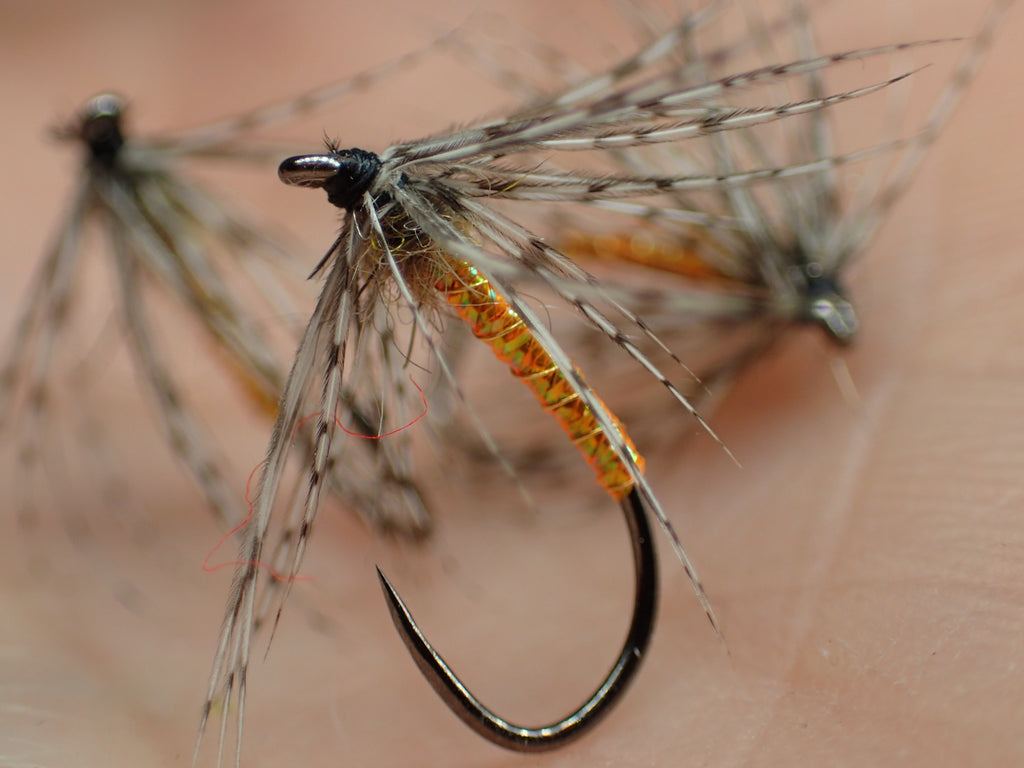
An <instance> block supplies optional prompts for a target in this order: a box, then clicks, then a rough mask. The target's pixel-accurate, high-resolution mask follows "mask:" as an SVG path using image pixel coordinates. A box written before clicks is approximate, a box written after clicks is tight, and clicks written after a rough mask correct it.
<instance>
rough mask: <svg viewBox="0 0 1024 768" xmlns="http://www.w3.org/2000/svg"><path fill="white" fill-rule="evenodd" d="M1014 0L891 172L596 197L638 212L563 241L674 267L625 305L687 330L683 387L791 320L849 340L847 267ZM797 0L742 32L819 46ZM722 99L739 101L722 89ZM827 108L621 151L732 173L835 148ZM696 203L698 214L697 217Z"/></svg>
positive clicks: (675, 334)
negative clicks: (846, 180) (687, 370)
mask: <svg viewBox="0 0 1024 768" xmlns="http://www.w3.org/2000/svg"><path fill="white" fill-rule="evenodd" d="M1012 1H1013V0H996V1H995V2H993V3H992V4H991V5H990V7H989V11H988V15H987V18H986V19H985V21H984V22H983V23H982V26H981V29H980V31H979V32H978V34H977V35H976V36H975V37H974V38H973V41H972V42H971V44H970V46H969V48H968V50H967V51H966V52H965V53H964V55H963V57H962V58H961V60H960V62H959V63H958V64H957V66H956V68H955V70H954V72H953V73H952V75H951V76H950V77H949V80H948V83H947V85H946V86H945V89H944V91H943V92H942V93H941V94H940V96H939V97H938V99H937V101H936V103H935V105H934V107H933V108H932V110H931V113H930V115H929V116H928V117H927V119H926V120H925V122H924V124H923V125H922V126H921V127H920V128H919V129H918V130H917V131H916V132H915V134H914V135H912V136H911V137H909V138H907V139H905V140H896V141H891V142H889V143H888V144H887V145H884V146H883V147H882V149H884V150H885V151H884V152H883V153H881V154H882V156H883V158H882V159H884V157H886V156H890V155H891V154H892V153H896V152H899V153H902V154H900V155H899V156H898V159H897V162H895V163H893V164H891V165H890V166H889V168H888V171H886V172H876V173H874V174H870V173H869V174H866V175H865V177H864V180H863V181H862V183H861V184H860V185H859V186H858V187H857V188H856V189H855V190H854V194H853V195H852V198H848V197H847V196H846V195H845V194H844V193H845V192H846V191H847V190H846V189H845V188H844V187H843V183H842V182H843V180H842V179H841V178H840V176H839V174H838V173H837V167H836V166H834V165H829V164H827V163H825V164H823V165H822V167H821V168H820V170H818V171H815V172H812V173H808V174H805V175H801V176H799V177H790V178H787V179H786V180H772V181H768V182H766V184H764V185H760V186H759V187H758V188H754V187H752V186H733V187H730V188H728V189H724V190H721V191H720V192H715V193H713V194H712V195H710V196H704V197H702V198H701V199H700V200H696V199H694V198H692V197H690V196H687V195H686V194H683V193H681V194H677V195H674V196H673V197H671V198H668V199H667V202H666V203H665V204H661V203H658V204H654V205H643V206H637V205H632V204H629V203H622V202H618V201H614V202H607V203H604V202H603V203H600V204H599V205H601V206H603V207H604V208H605V210H606V211H608V210H612V209H613V210H614V211H615V212H616V213H620V214H623V215H625V216H627V217H630V219H631V224H630V226H629V227H628V230H623V229H620V230H618V231H613V232H611V233H608V232H606V233H604V234H592V233H591V232H588V231H586V230H583V229H580V228H579V227H574V228H573V231H572V232H571V233H570V234H566V235H563V236H562V238H561V241H560V246H561V247H562V248H563V249H564V251H565V252H566V254H567V255H569V256H571V257H574V258H578V259H581V260H584V261H588V262H595V261H599V262H602V263H606V264H613V265H614V264H624V263H629V264H631V265H636V266H639V267H641V268H642V269H641V271H644V272H648V273H649V274H658V273H661V274H662V275H666V274H668V275H672V276H674V277H675V278H678V282H677V283H674V284H673V285H674V287H672V288H667V289H666V288H662V287H655V288H652V289H651V290H650V291H648V292H647V294H646V295H645V297H644V300H643V301H642V302H640V303H636V304H632V305H631V308H632V309H634V310H635V311H636V312H637V313H638V314H641V315H642V316H643V317H644V320H645V321H646V322H648V323H649V324H650V325H651V326H652V327H653V328H654V329H655V330H656V331H657V332H658V333H659V334H661V335H662V336H663V337H664V338H666V339H669V338H671V339H673V340H678V341H679V343H680V345H681V346H674V347H673V351H674V352H675V353H676V354H677V355H678V356H680V357H682V358H683V360H684V361H685V362H686V363H687V365H688V366H689V367H691V368H692V369H693V370H694V371H695V372H696V373H697V375H698V378H699V379H700V382H701V383H702V384H703V385H704V386H698V387H694V388H693V389H692V390H688V393H690V394H691V396H692V397H694V398H698V397H699V396H700V395H701V394H702V393H706V392H709V391H712V387H713V385H714V384H715V383H716V382H723V383H724V382H726V381H728V380H730V379H732V378H733V377H735V375H736V374H737V373H738V372H739V371H740V370H742V369H743V367H744V366H745V365H746V364H747V363H749V362H750V361H752V360H753V359H755V358H757V357H759V356H760V355H762V354H764V353H765V352H766V351H767V350H768V349H770V348H771V347H772V346H773V345H775V344H776V343H777V342H778V340H779V339H780V338H782V337H783V336H784V334H785V332H786V330H787V329H790V328H792V327H794V326H796V325H813V326H816V327H818V328H820V329H821V330H822V331H823V332H824V333H825V334H826V336H827V338H828V339H830V340H831V341H832V342H834V343H835V344H837V345H840V346H846V345H849V344H851V343H852V342H853V341H854V339H855V338H856V336H857V332H858V330H859V326H860V320H859V318H858V315H857V313H856V311H855V308H854V305H853V303H852V301H851V299H850V297H849V294H848V293H847V290H846V272H847V269H848V267H849V266H850V265H851V264H852V263H853V262H855V261H856V258H857V256H858V255H860V254H862V253H863V252H864V251H865V250H866V249H867V247H868V245H869V244H870V242H871V240H872V238H873V237H874V235H875V234H876V232H877V231H878V228H879V226H880V225H881V223H882V222H883V221H884V220H885V217H886V215H887V213H888V212H889V211H890V210H891V209H892V207H893V205H894V204H895V203H896V202H897V201H898V200H899V199H900V198H901V196H902V195H903V193H904V192H905V191H906V190H907V188H908V187H909V185H910V182H911V181H912V180H913V178H914V175H915V173H916V171H917V170H918V168H919V167H920V165H921V163H922V161H923V160H924V158H925V156H926V154H927V152H928V149H929V148H930V147H931V146H932V144H934V142H935V141H936V140H937V139H938V138H939V136H940V135H941V133H942V130H943V128H944V127H945V125H946V123H947V122H948V120H949V118H950V116H951V115H952V113H953V111H954V108H955V106H956V104H957V102H958V101H959V99H960V98H961V97H962V96H963V94H964V93H965V92H966V90H967V88H968V86H969V84H970V81H971V79H972V77H973V76H974V74H975V72H976V71H977V69H978V67H979V65H980V62H981V60H982V58H983V56H984V54H985V52H986V51H987V50H988V48H989V47H990V46H991V43H992V39H993V37H994V35H995V32H996V30H997V29H998V27H999V24H1000V22H1001V20H1002V18H1003V16H1004V14H1005V13H1006V11H1007V10H1008V8H1009V7H1010V5H1011V4H1012ZM790 8H791V11H790V14H789V15H788V16H786V17H783V18H782V19H781V23H779V22H776V23H767V22H765V21H763V19H761V17H760V16H759V15H758V13H757V12H756V9H755V8H754V7H753V5H752V4H747V9H746V10H747V13H746V18H747V19H748V20H750V24H751V28H750V29H748V30H747V31H746V33H745V35H744V37H745V39H748V40H751V41H755V42H756V43H757V44H758V45H759V46H760V48H758V50H760V51H761V52H762V54H764V53H765V52H766V51H769V50H770V51H774V50H775V46H774V44H773V42H772V41H773V38H774V37H777V35H778V32H779V30H783V31H789V32H791V33H792V35H793V39H794V43H795V46H796V49H797V51H798V54H799V55H801V56H813V55H814V43H813V38H814V35H813V32H812V29H811V23H810V15H809V12H808V9H807V8H806V7H805V4H804V3H802V2H793V3H792V4H791V6H790ZM677 55H678V56H679V57H680V59H681V67H682V69H683V70H684V71H686V72H688V73H689V77H690V78H692V80H693V82H700V81H702V80H703V79H704V78H706V77H709V76H714V75H715V73H716V72H717V71H720V70H719V69H718V68H717V66H714V65H711V63H714V62H716V60H717V57H716V56H715V55H714V54H713V53H710V52H708V51H705V50H702V49H701V45H700V44H699V38H697V37H696V36H694V35H690V36H689V38H688V39H687V40H686V41H684V42H683V44H681V45H680V46H679V47H678V48H677ZM504 76H505V79H510V78H511V75H510V74H508V73H505V75H504ZM797 85H798V86H799V91H798V95H797V97H796V98H814V97H816V96H820V95H821V94H823V93H824V92H825V86H824V83H823V81H822V73H821V72H820V71H814V72H807V73H805V74H804V75H803V76H802V77H801V78H798V79H797ZM726 95H728V94H726ZM719 106H720V108H721V109H723V110H728V109H731V108H733V107H732V106H731V105H730V104H729V103H728V101H727V99H726V100H723V101H721V102H720V103H719ZM831 117H832V115H830V114H827V113H825V112H820V111H819V112H815V113H812V114H809V115H807V116H804V117H800V118H797V119H794V120H787V121H785V123H781V124H779V128H780V130H779V131H777V132H776V133H775V134H774V135H773V136H772V140H770V141H769V140H767V139H765V138H763V137H758V136H756V135H755V134H754V132H743V133H734V134H721V135H718V136H715V137H714V138H713V140H712V141H710V142H708V143H707V144H705V145H701V146H694V145H692V144H690V145H687V146H686V147H685V149H684V148H682V147H672V148H670V149H669V151H662V152H657V153H656V154H655V153H651V154H645V152H644V150H643V149H642V148H641V149H635V148H634V149H629V150H623V151H621V152H618V153H617V154H616V161H617V162H618V163H619V164H620V166H621V167H622V168H625V169H628V170H629V171H630V172H644V170H645V169H653V168H657V169H658V170H659V172H664V170H665V169H666V168H668V169H680V171H682V170H683V169H685V171H686V172H692V173H707V174H715V173H719V174H734V173H736V172H738V169H739V168H741V167H742V165H743V163H744V161H749V158H751V157H753V158H755V159H756V162H757V163H759V164H770V165H778V166H785V165H794V166H799V165H807V164H808V163H813V162H815V161H827V160H828V159H829V158H831V157H834V156H835V155H834V154H833V153H834V151H835V150H834V147H835V146H836V144H837V143H838V141H837V138H836V137H835V135H834V128H835V126H834V124H833V123H832V122H831V120H830V118H831ZM844 201H845V202H846V203H847V204H845V205H844ZM694 209H699V210H700V211H701V213H702V216H700V217H694V216H693V215H692V214H691V212H692V211H693V210H694ZM612 215H613V216H614V215H615V214H612ZM670 279H671V278H670ZM659 282H661V283H663V281H659Z"/></svg>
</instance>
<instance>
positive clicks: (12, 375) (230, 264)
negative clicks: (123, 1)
mask: <svg viewBox="0 0 1024 768" xmlns="http://www.w3.org/2000/svg"><path fill="white" fill-rule="evenodd" d="M441 42H443V38H441V39H439V41H437V42H435V43H434V44H433V45H430V46H427V47H425V48H423V49H421V50H419V51H415V52H413V53H410V54H407V55H406V56H404V57H401V58H399V59H396V60H395V61H393V62H390V63H387V64H385V65H383V66H380V67H378V68H376V69H373V70H368V71H366V72H363V73H362V74H360V75H357V76H356V77H354V78H350V79H348V80H345V81H341V82H337V83H332V84H330V85H327V86H324V87H321V88H318V89H316V90H313V91H310V92H307V93H305V94H302V95H301V96H300V97H298V98H294V99H289V100H288V102H286V103H280V104H271V105H269V106H265V107H261V108H259V109H255V110H252V111H251V112H247V113H245V114H243V115H241V116H239V117H235V118H232V119H229V120H224V121H220V122H217V123H213V124H211V125H207V126H203V127H199V128H195V129H191V130H189V131H185V132H182V133H180V134H179V135H177V136H174V137H161V138H155V139H148V140H147V139H140V138H135V137H132V136H131V135H130V134H129V133H127V132H126V129H125V125H124V119H125V112H126V108H125V103H124V101H123V100H122V99H121V98H120V97H119V96H116V95H113V94H101V95H98V96H96V97H94V98H93V99H90V100H89V101H88V102H87V103H86V104H85V106H84V107H83V108H82V110H81V111H80V113H79V114H78V115H77V116H76V118H75V119H74V120H73V121H72V122H71V123H70V124H68V125H66V126H64V127H62V128H60V129H59V130H58V131H57V132H56V133H57V136H58V138H60V139H61V140H64V141H71V142H75V143H77V144H79V145H80V146H81V147H82V148H83V149H84V154H85V157H84V161H83V163H82V170H81V174H80V176H79V178H78V180H77V184H76V188H75V192H74V197H73V200H72V201H71V206H70V211H69V213H68V215H67V218H66V220H65V221H64V223H63V224H62V226H61V230H60V233H59V235H58V237H57V240H56V243H55V244H54V246H53V247H52V249H51V250H50V251H49V252H48V253H47V254H46V256H45V258H44V260H43V263H42V264H41V265H40V267H39V268H38V271H37V273H36V276H35V279H34V284H33V286H32V287H31V288H30V290H29V293H28V296H27V297H26V301H25V305H24V310H23V311H22V314H21V316H20V318H19V319H18V321H17V323H16V326H15V331H14V334H13V337H12V340H11V346H10V351H9V353H8V355H7V358H6V360H5V361H4V363H3V367H2V368H0V423H2V424H4V425H6V424H7V423H8V422H10V421H17V422H19V425H20V433H21V434H20V435H19V439H20V440H21V441H22V444H23V445H24V448H23V450H22V455H23V456H25V457H28V459H29V460H33V461H34V460H37V459H38V457H39V456H40V454H41V453H42V448H41V445H42V444H43V443H44V442H45V437H44V436H45V435H46V428H47V417H48V415H49V414H48V410H49V408H50V406H51V402H50V401H51V388H52V386H53V384H54V381H53V380H52V379H53V377H54V364H55V363H57V362H61V361H62V360H63V359H64V358H66V357H69V356H77V354H78V352H77V348H76V347H73V346H72V345H70V344H68V343H67V339H66V338H65V336H66V335H67V334H66V332H67V331H68V329H69V325H70V324H71V321H72V320H73V319H74V315H73V310H74V309H75V304H76V301H77V299H78V298H80V297H79V296H78V295H77V294H76V291H78V290H80V285H79V283H81V282H82V280H81V274H82V270H83V261H84V256H85V254H84V253H83V252H82V249H81V247H80V245H81V240H82V238H83V236H84V234H85V230H86V229H87V227H88V225H90V224H92V225H95V226H96V227H97V228H98V229H99V230H100V231H101V232H102V234H103V235H104V236H105V238H106V240H107V245H108V246H109V256H110V259H111V261H112V266H113V272H114V274H115V276H116V285H117V293H116V296H115V298H114V301H113V303H114V304H115V305H116V306H117V307H118V310H119V313H120V315H119V317H118V321H117V323H116V325H117V326H118V327H119V329H121V330H122V332H123V334H124V337H125V339H126V341H127V342H128V347H129V351H130V353H131V359H132V362H133V363H134V366H135V368H136V370H137V372H138V374H139V378H140V380H141V381H143V382H144V385H145V387H146V389H148V391H149V394H150V395H151V397H152V399H153V401H154V402H155V404H156V406H157V413H158V415H159V418H160V421H161V424H162V427H163V430H164V432H165V433H166V435H167V440H168V442H169V443H170V446H171V449H172V451H173V452H174V454H175V455H176V456H177V457H178V458H179V459H180V460H181V461H182V463H183V464H184V465H185V467H186V469H187V471H188V472H189V474H190V475H191V476H192V478H193V479H194V480H195V482H196V483H197V485H198V486H199V488H200V489H201V491H202V492H203V494H204V495H205V497H206V499H207V500H208V502H209V504H210V506H211V508H212V509H213V511H214V512H215V514H216V516H217V517H218V519H219V520H220V521H221V523H222V524H223V525H225V526H234V525H236V524H237V523H238V522H239V521H240V520H241V519H242V515H241V514H240V511H241V506H242V505H241V494H240V493H239V492H238V491H237V489H236V488H233V487H230V486H229V485H228V483H227V481H226V480H225V469H226V468H225V462H224V461H223V459H222V458H221V457H219V456H218V455H217V450H216V448H215V446H214V441H213V440H212V439H211V438H210V436H209V434H208V432H207V430H206V429H205V427H204V425H203V424H202V420H201V419H200V417H199V416H198V414H197V413H196V411H195V410H194V408H193V406H192V405H190V402H189V398H188V396H187V394H186V393H185V392H184V391H183V386H182V383H181V377H180V375H179V371H178V369H177V367H176V365H175V362H176V361H174V360H171V359H168V356H167V355H166V354H165V353H166V344H164V343H161V337H160V330H161V329H159V328H156V327H155V323H154V320H155V316H154V315H155V313H154V311H153V300H154V299H155V298H157V294H160V293H161V292H162V293H164V294H166V295H169V296H171V297H172V298H173V300H174V301H175V302H176V303H177V304H178V305H179V306H180V307H182V308H184V310H185V312H186V314H188V315H190V316H191V317H192V318H194V319H195V320H196V321H197V323H198V325H199V327H201V328H202V329H203V331H204V332H205V334H206V336H207V337H208V338H209V339H210V340H211V342H212V345H213V347H214V348H215V349H216V350H217V351H218V353H220V357H221V362H226V363H227V365H228V367H229V368H230V369H231V370H232V371H233V372H234V373H235V374H236V375H237V376H238V377H239V378H240V379H241V380H242V382H243V384H244V386H245V388H246V389H247V390H248V392H249V393H250V394H251V395H254V396H255V398H256V400H257V401H258V403H259V404H260V405H261V407H262V409H263V410H264V411H269V412H271V413H272V412H274V410H275V409H276V406H277V402H278V399H279V397H280V394H281V391H282V389H283V387H284V382H285V378H286V373H285V372H286V370H287V362H286V359H285V358H284V357H283V356H282V355H281V354H280V353H279V352H278V351H277V350H278V349H279V348H280V347H281V346H282V345H285V346H288V347H290V346H291V344H294V340H295V339H297V338H298V337H299V336H300V335H301V328H302V326H301V320H299V319H298V318H300V317H301V315H302V313H300V311H299V310H297V309H296V307H295V304H294V299H293V297H294V296H295V294H296V292H295V288H296V286H298V285H300V284H301V283H302V280H303V278H304V277H305V275H304V273H303V267H302V266H300V265H299V264H297V263H296V262H294V261H289V258H287V256H292V255H291V254H288V255H286V254H285V252H284V249H283V248H282V246H281V245H279V244H278V243H277V242H276V241H275V240H274V238H273V237H271V236H270V235H269V234H268V233H267V230H266V228H265V227H260V226H258V225H256V224H254V223H253V222H252V221H249V220H247V219H244V218H242V217H241V216H239V215H238V214H236V213H234V212H233V211H231V210H230V209H229V208H228V207H227V206H226V205H224V204H223V203H222V202H220V201H219V200H218V199H216V198H214V197H212V196H210V195H209V194H207V193H206V192H205V191H203V189H201V188H200V187H199V186H197V185H196V184H194V183H192V182H190V181H188V180H186V178H185V177H184V176H183V175H182V174H181V173H180V172H181V170H182V168H181V166H182V165H183V163H184V162H185V161H187V160H189V159H203V160H209V159H211V158H220V159H235V160H246V161H256V162H261V163H267V162H268V161H269V159H270V158H273V159H274V160H275V161H276V160H279V159H280V157H281V155H282V154H283V153H282V151H281V150H280V148H274V149H270V148H268V147H267V146H261V145H259V144H258V143H256V142H254V141H252V140H249V139H248V138H247V137H248V136H249V134H251V133H252V132H253V131H254V130H256V129H260V128H266V127H268V126H273V125H277V124H280V123H283V122H286V121H289V120H292V119H294V118H296V117H297V116H299V115H302V114H304V113H307V112H310V111H312V110H314V109H318V108H320V107H322V106H324V105H325V104H329V103H333V102H336V101H338V100H340V99H341V98H343V97H345V96H347V95H348V94H350V93H352V92H355V91H361V90H364V89H366V88H370V87H372V86H373V85H374V83H377V82H379V81H380V80H381V79H382V78H384V77H386V76H389V75H391V74H393V73H394V72H395V71H396V70H398V69H401V68H405V67H409V66H411V65H412V64H414V63H415V62H416V61H418V60H419V59H420V58H422V57H423V55H424V54H426V53H427V52H429V51H431V50H432V49H434V48H436V47H437V45H438V44H439V43H441ZM268 324H269V325H268ZM282 329H283V330H284V331H285V332H284V333H281V330H282ZM275 331H276V336H277V341H278V343H277V344H275V343H274V341H273V340H274V336H275ZM282 337H283V338H282ZM62 342H63V343H62ZM65 361H66V360H65ZM349 410H350V411H351V413H352V415H353V422H352V424H351V429H353V430H354V431H356V432H360V433H362V434H365V435H374V434H375V431H374V429H375V424H374V416H373V403H372V402H362V403H355V402H352V403H350V408H349ZM300 442H301V440H300ZM353 442H354V443H357V444H358V445H353V446H352V447H351V448H350V449H349V450H348V451H347V452H346V456H345V459H346V461H347V462H348V463H349V464H350V465H352V464H356V465H359V466H360V467H361V471H360V472H358V473H357V474H356V476H355V477H354V478H352V477H348V478H347V479H346V480H345V481H344V483H343V484H340V485H339V484H337V483H332V488H333V489H334V490H335V491H336V492H337V493H339V494H340V495H342V496H343V497H344V500H345V501H346V502H348V506H349V507H351V508H352V509H354V510H356V511H357V512H359V513H360V514H361V515H362V516H363V517H364V518H365V519H366V520H367V521H368V522H370V523H371V524H372V525H375V526H378V527H389V528H392V529H399V530H402V531H405V532H408V533H415V534H421V533H423V532H425V531H426V530H427V529H428V527H429V516H428V514H427V510H426V507H425V505H424V502H423V500H422V498H421V497H420V494H419V492H418V491H417V489H416V488H415V485H414V484H413V483H412V481H411V480H410V479H409V477H408V473H407V471H406V468H405V466H404V463H403V462H404V460H405V459H404V455H403V453H402V451H401V450H400V449H401V447H402V445H401V440H395V441H389V442H376V441H365V440H360V441H353Z"/></svg>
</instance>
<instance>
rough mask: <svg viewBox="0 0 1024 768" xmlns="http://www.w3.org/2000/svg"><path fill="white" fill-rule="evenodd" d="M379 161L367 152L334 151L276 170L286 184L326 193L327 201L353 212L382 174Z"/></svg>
mask: <svg viewBox="0 0 1024 768" xmlns="http://www.w3.org/2000/svg"><path fill="white" fill-rule="evenodd" d="M380 168H381V162H380V158H379V157H378V156H377V155H376V154H374V153H373V152H368V151H366V150H365V149H356V148H352V149H341V150H333V149H332V150H331V151H330V152H329V153H327V154H323V155H296V156H295V157H289V158H288V159H287V160H285V161H284V162H283V163H281V165H280V166H279V167H278V169H277V176H278V178H280V179H281V181H283V182H284V183H285V184H290V185H292V186H296V187H311V188H314V189H323V190H324V191H326V192H327V200H328V201H329V202H330V203H331V204H332V205H335V206H337V207H338V208H344V209H345V210H348V211H351V210H352V209H353V208H355V207H356V206H357V205H358V203H359V201H360V200H362V197H363V194H364V193H365V192H366V191H367V190H369V189H370V187H371V186H372V185H373V182H374V181H375V180H376V178H377V174H378V173H380Z"/></svg>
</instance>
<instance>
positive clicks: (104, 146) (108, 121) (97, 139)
mask: <svg viewBox="0 0 1024 768" xmlns="http://www.w3.org/2000/svg"><path fill="white" fill-rule="evenodd" d="M124 110H125V104H124V100H123V99H122V98H121V97H120V96H116V95H115V94H112V93H101V94H99V95H98V96H93V97H92V98H91V99H89V101H87V102H86V103H85V106H84V107H82V110H81V112H79V113H78V119H77V123H76V125H75V127H74V128H72V129H70V130H68V131H66V132H65V135H70V136H74V137H75V138H78V139H80V140H81V141H82V142H84V143H85V145H86V146H87V147H88V148H89V155H90V156H91V158H92V159H93V160H94V161H95V162H96V163H98V164H99V165H101V166H103V167H105V168H111V167H113V165H114V161H115V160H116V159H117V154H118V152H119V151H120V149H121V147H123V146H124V134H123V133H122V132H121V118H122V116H123V115H124Z"/></svg>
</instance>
